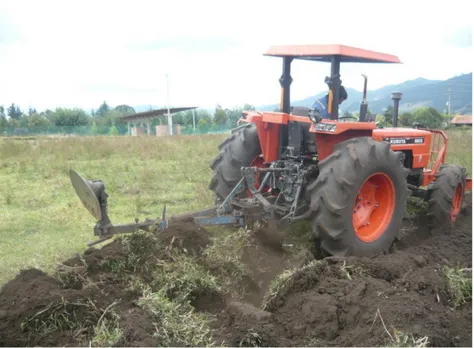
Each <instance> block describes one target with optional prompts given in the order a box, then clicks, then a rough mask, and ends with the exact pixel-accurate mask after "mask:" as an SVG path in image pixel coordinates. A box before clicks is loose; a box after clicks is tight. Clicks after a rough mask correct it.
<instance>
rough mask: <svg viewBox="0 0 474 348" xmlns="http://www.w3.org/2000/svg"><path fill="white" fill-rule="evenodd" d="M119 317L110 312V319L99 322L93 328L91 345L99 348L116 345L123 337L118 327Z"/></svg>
mask: <svg viewBox="0 0 474 348" xmlns="http://www.w3.org/2000/svg"><path fill="white" fill-rule="evenodd" d="M119 320H120V317H119V316H118V315H117V314H116V313H115V312H114V311H111V312H110V318H109V319H107V318H105V319H103V320H100V319H99V322H98V323H97V325H96V326H95V328H94V337H93V339H92V344H93V345H95V346H99V347H111V346H114V345H116V344H117V343H118V342H119V341H120V339H121V338H122V336H123V331H122V329H121V328H120V326H119Z"/></svg>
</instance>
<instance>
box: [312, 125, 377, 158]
mask: <svg viewBox="0 0 474 348" xmlns="http://www.w3.org/2000/svg"><path fill="white" fill-rule="evenodd" d="M370 136H372V130H347V131H345V132H344V133H339V134H330V133H319V132H318V133H315V137H316V149H317V151H318V159H319V160H320V161H321V160H323V159H325V158H326V157H328V156H329V155H330V154H331V153H333V151H334V146H335V145H337V144H339V143H341V142H343V141H346V140H349V139H352V138H357V137H370Z"/></svg>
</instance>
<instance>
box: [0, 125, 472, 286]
mask: <svg viewBox="0 0 474 348" xmlns="http://www.w3.org/2000/svg"><path fill="white" fill-rule="evenodd" d="M448 136H449V152H448V156H447V162H448V163H455V164H460V165H462V166H464V167H466V168H467V169H468V173H469V175H471V174H472V170H471V166H472V161H471V159H472V131H449V132H448ZM224 137H225V135H206V136H183V137H175V138H156V137H150V138H148V137H141V138H132V137H86V138H76V137H72V138H62V139H52V138H38V139H35V140H15V139H9V138H4V139H1V140H0V212H1V218H0V261H1V265H2V267H1V269H0V286H1V285H2V284H4V283H5V282H6V281H7V280H9V279H11V278H12V277H14V275H15V274H16V273H17V272H18V271H19V270H20V269H22V268H29V267H35V268H40V269H43V270H46V271H51V270H53V269H54V268H55V266H56V263H57V262H59V261H61V260H64V259H66V258H68V257H70V256H71V255H72V254H74V253H77V252H82V251H83V250H84V249H85V248H86V243H87V242H89V241H92V240H95V238H96V237H94V236H93V234H92V229H93V226H94V224H95V221H94V219H93V218H92V217H91V215H90V214H89V213H88V212H87V211H86V210H85V208H84V207H83V206H82V204H81V202H80V201H79V199H78V198H77V196H76V194H75V192H74V190H73V188H72V186H71V185H70V181H69V177H68V170H69V168H73V169H74V170H76V171H77V172H79V173H80V174H81V175H83V176H84V177H85V178H88V179H102V180H103V181H104V182H105V184H106V189H107V192H108V194H109V216H110V218H111V220H112V222H114V223H124V222H133V221H134V218H136V217H137V218H139V219H140V220H142V219H144V218H146V217H158V216H159V215H160V214H161V211H162V209H163V205H164V204H166V205H167V212H168V214H170V215H172V214H177V213H181V212H185V211H189V210H194V209H200V208H203V207H206V206H209V205H211V204H212V203H213V195H212V193H211V192H210V191H209V190H208V188H207V187H208V183H209V180H210V178H211V174H212V172H211V170H210V168H209V164H210V162H211V161H212V159H213V158H214V157H215V155H216V154H217V146H218V144H219V143H220V142H221V141H222V140H223V139H224Z"/></svg>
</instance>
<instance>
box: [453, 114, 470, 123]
mask: <svg viewBox="0 0 474 348" xmlns="http://www.w3.org/2000/svg"><path fill="white" fill-rule="evenodd" d="M451 123H452V124H471V125H472V115H456V116H454V117H453V119H452V120H451Z"/></svg>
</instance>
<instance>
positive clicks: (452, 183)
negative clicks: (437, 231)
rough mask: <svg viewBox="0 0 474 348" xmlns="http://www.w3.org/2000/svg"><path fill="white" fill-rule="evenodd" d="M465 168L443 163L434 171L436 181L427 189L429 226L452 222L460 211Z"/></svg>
mask: <svg viewBox="0 0 474 348" xmlns="http://www.w3.org/2000/svg"><path fill="white" fill-rule="evenodd" d="M466 176H467V175H466V170H465V169H464V168H462V167H460V166H458V165H455V164H445V165H442V166H441V167H440V169H439V170H438V173H436V181H435V182H434V183H433V184H432V185H431V187H430V188H429V189H428V194H429V199H428V204H429V215H430V216H431V219H430V225H431V227H440V226H445V225H449V224H453V223H454V222H455V221H456V220H457V218H458V216H459V213H460V212H461V209H462V203H463V201H464V192H465V190H466Z"/></svg>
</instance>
